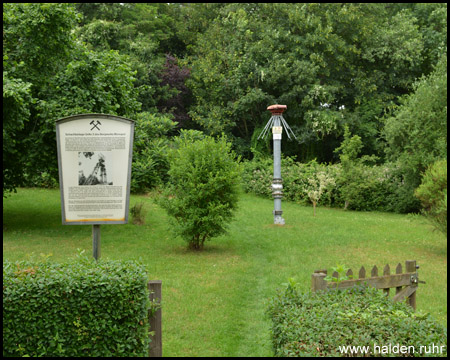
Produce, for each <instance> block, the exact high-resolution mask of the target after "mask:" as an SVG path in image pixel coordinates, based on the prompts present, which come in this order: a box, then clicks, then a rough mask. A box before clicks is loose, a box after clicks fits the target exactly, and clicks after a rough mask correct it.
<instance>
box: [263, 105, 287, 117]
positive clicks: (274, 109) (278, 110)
mask: <svg viewBox="0 0 450 360" xmlns="http://www.w3.org/2000/svg"><path fill="white" fill-rule="evenodd" d="M286 109H287V106H286V105H278V104H275V105H270V106H269V107H268V108H267V110H269V111H270V112H271V113H272V115H281V114H282V113H283V111H284V110H286Z"/></svg>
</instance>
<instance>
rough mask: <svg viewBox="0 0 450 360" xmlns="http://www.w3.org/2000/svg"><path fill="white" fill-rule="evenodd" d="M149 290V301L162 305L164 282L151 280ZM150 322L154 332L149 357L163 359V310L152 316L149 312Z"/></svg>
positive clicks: (151, 337)
mask: <svg viewBox="0 0 450 360" xmlns="http://www.w3.org/2000/svg"><path fill="white" fill-rule="evenodd" d="M147 287H148V290H149V291H150V294H149V299H150V301H156V302H157V303H159V304H160V303H161V297H162V281H161V280H150V281H149V282H148V284H147ZM148 322H149V326H150V330H149V331H152V332H154V333H153V335H151V334H149V338H150V345H149V348H148V356H149V357H162V313H161V308H159V309H158V310H156V313H155V314H154V315H153V316H151V312H150V310H149V314H148Z"/></svg>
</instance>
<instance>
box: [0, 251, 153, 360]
mask: <svg viewBox="0 0 450 360" xmlns="http://www.w3.org/2000/svg"><path fill="white" fill-rule="evenodd" d="M147 282H148V280H147V273H146V271H145V269H144V267H143V266H142V265H139V264H138V263H136V262H131V261H127V262H125V261H104V260H99V261H98V263H96V262H95V260H93V259H92V260H89V259H87V258H86V257H78V259H77V260H76V261H73V262H71V263H64V264H57V263H53V262H48V261H40V262H38V263H31V262H25V261H22V262H17V263H11V262H9V261H4V262H3V356H32V357H35V356H64V357H66V356H71V357H82V356H105V357H106V356H107V357H115V356H147V354H148V346H149V338H148V326H149V325H148V309H149V307H150V306H151V305H150V301H149V299H148V295H149V294H148V289H147Z"/></svg>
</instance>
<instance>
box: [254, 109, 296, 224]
mask: <svg viewBox="0 0 450 360" xmlns="http://www.w3.org/2000/svg"><path fill="white" fill-rule="evenodd" d="M286 109H287V106H286V105H278V104H275V105H271V106H269V107H268V108H267V110H269V111H270V112H271V113H272V117H271V118H270V119H269V121H268V122H267V124H266V126H265V127H264V129H263V131H262V132H261V134H260V135H259V136H258V139H260V138H264V137H266V136H267V134H268V133H269V129H272V134H273V181H272V196H273V199H274V210H273V216H274V220H273V221H274V224H278V225H284V223H285V221H284V219H283V217H282V216H281V215H282V214H283V211H282V210H281V198H282V197H283V180H282V179H281V134H282V133H283V128H284V130H285V132H286V134H287V136H288V138H289V139H291V135H292V136H293V137H294V138H295V139H297V138H296V136H295V134H294V132H293V131H292V129H291V127H290V126H289V125H288V123H287V122H286V120H284V118H283V115H282V114H283V112H284V110H286Z"/></svg>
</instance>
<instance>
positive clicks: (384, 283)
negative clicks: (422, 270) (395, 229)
mask: <svg viewBox="0 0 450 360" xmlns="http://www.w3.org/2000/svg"><path fill="white" fill-rule="evenodd" d="M417 269H419V266H418V265H416V260H406V261H405V272H403V269H402V265H401V264H400V263H399V264H398V265H397V267H396V268H395V274H391V269H390V267H389V265H386V266H385V267H384V269H383V275H381V276H379V275H378V268H377V267H376V266H374V267H373V268H372V270H371V272H370V277H366V269H365V268H364V266H362V267H361V269H360V270H359V272H358V277H357V278H355V276H354V274H353V270H351V269H349V270H348V271H347V273H346V276H347V277H348V278H349V279H350V280H342V281H340V282H339V289H347V288H350V287H353V286H356V285H360V284H364V283H366V284H367V285H369V286H372V287H375V288H377V289H382V290H383V291H384V292H385V293H386V295H387V296H389V291H390V289H391V288H395V295H394V297H393V299H392V300H393V301H403V300H404V299H405V298H407V299H408V301H407V303H408V304H409V305H410V306H412V308H413V309H414V310H415V309H416V290H417V287H418V285H419V282H420V283H425V282H424V281H419V275H418V273H417ZM326 276H327V270H316V271H314V273H313V274H312V276H311V282H312V291H318V290H329V289H335V288H336V286H337V282H335V281H330V282H328V281H326V280H325V277H326ZM332 278H336V279H338V278H339V274H338V273H337V272H336V271H335V272H333V274H332Z"/></svg>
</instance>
